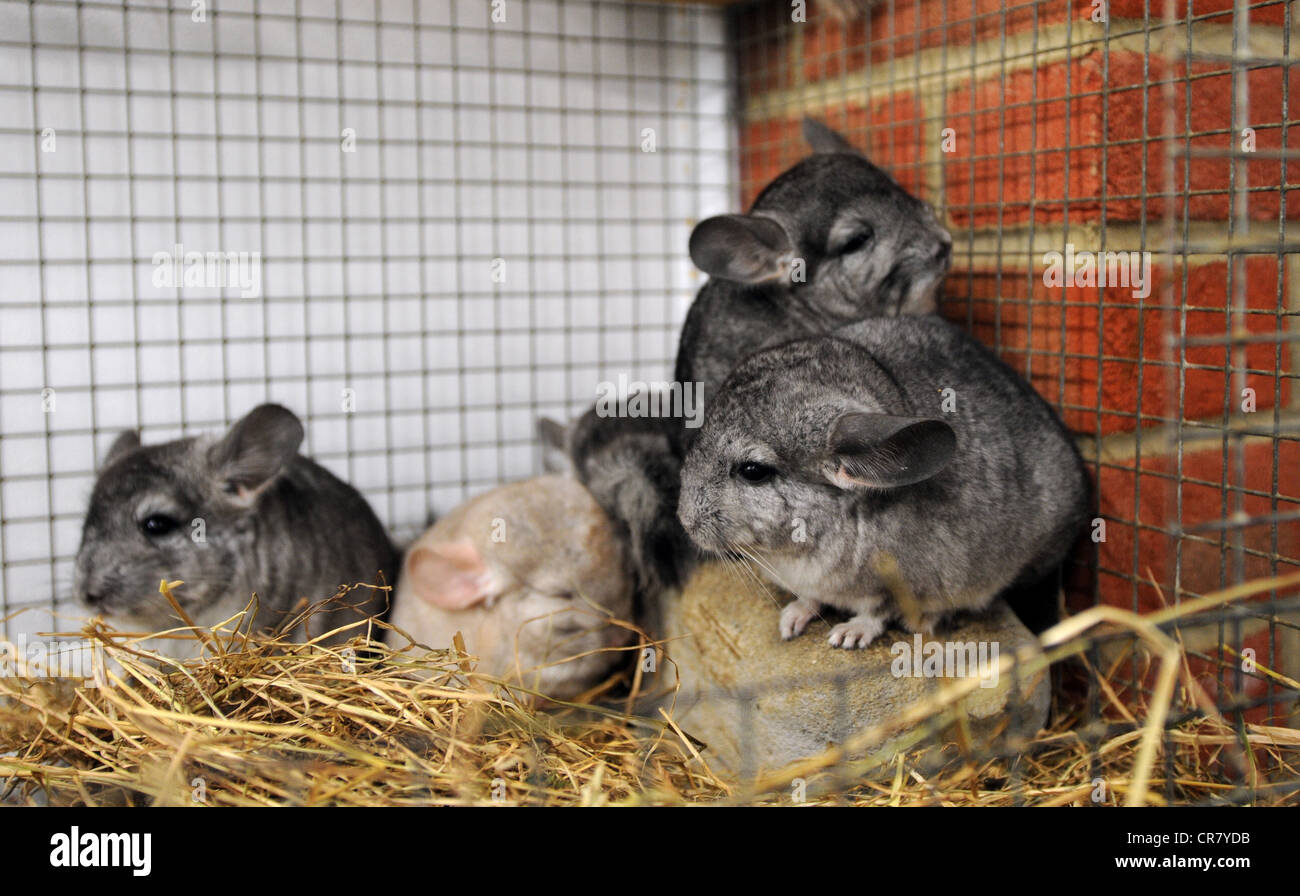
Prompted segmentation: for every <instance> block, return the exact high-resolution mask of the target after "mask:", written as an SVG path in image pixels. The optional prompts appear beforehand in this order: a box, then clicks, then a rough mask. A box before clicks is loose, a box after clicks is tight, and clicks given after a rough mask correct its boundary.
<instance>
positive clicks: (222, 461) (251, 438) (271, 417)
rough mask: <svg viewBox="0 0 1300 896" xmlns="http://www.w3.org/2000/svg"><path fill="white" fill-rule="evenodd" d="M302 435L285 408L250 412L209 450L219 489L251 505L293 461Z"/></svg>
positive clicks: (261, 407)
mask: <svg viewBox="0 0 1300 896" xmlns="http://www.w3.org/2000/svg"><path fill="white" fill-rule="evenodd" d="M303 435H304V433H303V428H302V422H301V421H300V420H299V419H298V418H297V417H296V416H294V414H293V412H292V411H290V410H289V409H288V408H284V407H281V406H280V405H278V404H263V405H259V406H257V407H255V408H253V410H251V411H249V412H248V414H247V415H245V416H244V417H243V418H242V419H240V420H239V421H237V422H236V423H235V425H234V426H232V427H230V432H228V433H226V434H225V435H224V436H223V437H222V438H221V439H220V440H219V441H217V443H216V444H214V445H213V446H212V447H211V448H209V449H208V462H209V464H210V465H211V467H212V471H213V475H214V476H215V477H216V478H217V480H218V485H219V487H220V488H221V490H222V491H224V492H226V493H227V494H229V495H231V496H233V497H234V498H236V499H237V500H239V501H240V502H241V503H246V504H251V503H252V502H253V500H254V499H255V498H256V497H257V495H258V494H260V493H261V490H262V489H263V488H265V487H266V486H267V485H268V484H269V483H270V482H271V480H273V479H274V478H275V477H276V475H277V474H279V472H280V471H281V470H283V469H284V467H285V466H286V465H287V464H288V463H289V462H290V461H291V460H293V457H294V455H296V454H297V453H298V446H299V445H301V444H302V439H303Z"/></svg>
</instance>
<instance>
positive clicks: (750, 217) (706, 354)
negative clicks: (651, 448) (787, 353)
mask: <svg viewBox="0 0 1300 896" xmlns="http://www.w3.org/2000/svg"><path fill="white" fill-rule="evenodd" d="M803 128H804V136H805V137H806V138H807V140H808V142H809V143H810V144H811V145H812V148H813V150H814V153H813V155H811V156H809V157H808V158H806V159H804V160H803V161H801V162H799V163H798V164H796V165H795V166H794V167H792V168H790V169H789V170H788V171H786V172H784V173H783V174H781V175H780V176H778V177H777V178H776V179H775V180H773V181H772V182H771V183H770V184H768V185H767V187H766V188H765V189H764V190H763V191H762V192H761V193H760V194H759V195H758V198H757V199H755V200H754V204H753V207H752V208H751V209H750V211H749V213H748V214H744V215H720V216H717V217H713V218H708V219H707V220H704V221H701V222H700V223H699V224H698V225H696V227H695V230H694V231H693V232H692V233H691V240H690V253H691V260H692V261H693V262H695V265H696V266H697V267H699V268H700V269H701V270H702V271H704V272H705V273H707V274H708V275H709V280H708V282H707V283H705V284H704V286H703V287H701V288H700V291H699V293H698V294H697V295H696V297H695V302H694V303H693V304H692V305H691V308H690V311H689V312H688V313H687V316H686V323H685V325H684V326H683V328H682V335H681V342H680V344H679V346H678V350H677V366H676V371H675V376H676V378H677V380H678V382H681V383H694V382H699V383H703V384H704V393H705V400H706V401H707V400H708V397H709V396H711V395H712V394H713V391H714V390H716V388H717V387H718V386H720V385H721V384H722V381H723V380H724V379H725V378H726V376H727V374H729V373H730V372H731V370H732V368H734V367H735V366H736V364H737V363H739V362H740V361H741V360H742V359H743V358H745V357H746V356H747V355H749V354H751V353H752V352H754V351H757V350H758V349H760V348H763V347H764V346H769V345H775V344H777V343H779V342H786V341H788V340H791V339H797V338H799V337H801V336H812V335H817V334H821V333H827V332H829V331H831V330H834V329H836V328H838V327H841V326H844V325H846V324H848V323H851V322H853V321H857V320H862V319H864V318H868V317H881V316H894V315H913V314H928V313H930V312H933V311H935V310H936V308H937V307H938V300H937V294H938V291H939V287H940V285H941V283H942V281H943V278H944V275H945V274H947V272H948V268H949V265H950V263H951V256H952V237H951V236H950V235H949V233H948V231H946V230H945V229H944V228H943V227H942V226H940V224H939V222H938V220H937V219H936V217H935V214H934V211H933V209H932V208H931V207H930V206H929V205H928V204H926V203H925V202H922V201H921V200H919V199H917V198H916V197H914V196H912V195H910V194H909V193H908V192H907V191H906V190H904V189H903V188H902V187H900V186H899V185H898V184H897V183H896V182H895V181H894V180H893V178H891V177H890V176H889V175H888V174H886V173H885V172H884V171H882V170H881V169H880V168H877V167H876V166H875V165H873V164H872V163H871V162H870V161H869V160H868V159H867V158H866V156H864V155H863V154H862V153H860V152H858V151H857V150H856V149H854V148H853V146H852V145H851V144H849V143H848V141H846V140H845V139H844V138H843V137H841V136H840V135H838V134H836V133H835V132H834V131H832V130H830V129H829V128H827V127H826V126H825V125H823V124H821V123H820V122H817V121H814V120H812V119H804V125H803ZM694 433H695V431H691V430H686V431H682V432H681V433H680V435H681V436H682V437H684V440H685V443H686V444H689V442H690V441H691V440H692V437H693V435H694Z"/></svg>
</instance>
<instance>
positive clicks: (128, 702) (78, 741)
mask: <svg viewBox="0 0 1300 896" xmlns="http://www.w3.org/2000/svg"><path fill="white" fill-rule="evenodd" d="M1297 584H1300V576H1292V577H1290V578H1289V579H1275V580H1268V581H1265V582H1262V583H1253V584H1252V585H1247V586H1238V587H1237V588H1234V589H1228V590H1226V591H1224V592H1220V593H1218V594H1215V595H1209V596H1207V597H1206V598H1201V599H1198V600H1197V601H1188V602H1185V603H1184V604H1183V605H1182V606H1180V607H1178V608H1176V609H1172V610H1168V611H1165V612H1164V613H1163V614H1156V615H1155V616H1149V617H1138V616H1135V615H1133V614H1129V613H1126V612H1124V611H1120V610H1115V609H1113V608H1108V607H1101V608H1095V609H1093V610H1089V611H1087V612H1085V613H1083V614H1080V615H1078V616H1075V617H1072V618H1071V619H1068V620H1066V621H1065V622H1063V623H1062V624H1061V625H1059V626H1057V627H1056V628H1054V629H1052V630H1051V631H1049V632H1048V633H1046V634H1045V636H1044V639H1043V641H1044V647H1045V650H1046V652H1045V654H1044V655H1041V656H1040V657H1039V658H1038V659H1037V660H1033V659H1032V658H1028V657H1021V658H1019V661H1021V662H1043V663H1046V662H1056V663H1059V664H1061V665H1062V666H1064V667H1066V668H1070V669H1073V670H1074V672H1075V673H1076V674H1075V675H1074V679H1075V680H1076V681H1084V682H1088V683H1091V684H1090V685H1089V686H1090V687H1091V688H1092V693H1094V694H1095V696H1096V699H1097V700H1098V701H1099V702H1100V712H1098V713H1092V712H1085V711H1084V706H1085V704H1086V703H1087V700H1086V699H1081V698H1079V697H1077V689H1075V690H1076V696H1075V697H1070V696H1069V693H1070V691H1071V689H1070V688H1068V687H1066V688H1058V696H1057V699H1056V706H1055V711H1054V713H1053V718H1054V721H1053V723H1052V724H1051V726H1050V727H1049V728H1048V729H1046V730H1044V731H1042V732H1040V733H1039V734H1038V735H1037V736H1036V737H1035V738H1034V739H1033V740H1032V741H1030V742H1028V743H1025V744H1019V745H1016V748H1015V749H1014V750H1013V751H1009V752H1007V753H1006V754H1005V755H990V754H987V753H985V754H984V755H980V754H979V753H978V751H969V750H965V749H963V745H962V744H961V743H951V744H948V745H946V746H944V747H943V748H942V750H940V751H938V752H936V751H934V750H930V751H923V750H922V749H921V740H922V737H923V733H924V732H925V731H926V730H929V729H931V728H932V727H933V726H939V725H948V724H949V723H951V722H952V720H954V719H958V720H959V719H960V717H961V703H962V695H963V693H964V691H963V688H962V687H961V686H960V685H954V686H952V687H950V688H946V689H945V690H944V691H942V692H941V693H940V694H939V695H937V696H936V697H935V698H934V699H933V700H931V701H928V702H927V704H926V705H924V706H916V707H912V708H910V709H909V710H908V712H907V713H905V714H904V715H903V716H902V717H900V718H899V719H898V720H896V722H895V723H894V724H893V725H892V726H891V728H892V729H893V730H892V732H885V731H873V732H864V733H863V734H861V735H859V736H858V737H856V738H855V741H856V742H850V743H846V744H843V745H840V746H839V747H837V748H833V749H830V750H828V751H827V752H826V753H825V754H823V755H821V756H817V757H813V758H811V759H809V760H807V761H805V762H801V763H798V764H797V765H796V766H793V767H791V768H788V769H784V770H781V771H780V772H779V773H775V774H767V775H765V776H763V777H762V778H760V779H759V780H757V781H748V782H739V781H734V780H728V779H725V778H724V777H721V776H719V775H718V774H715V772H714V771H713V770H712V769H711V768H710V766H709V756H708V749H707V744H702V743H699V742H698V741H696V740H695V739H693V738H692V737H691V735H690V733H689V731H688V730H684V729H683V726H681V725H679V724H678V723H677V721H676V720H675V719H674V718H673V713H672V712H671V711H666V712H664V711H660V712H658V713H655V714H653V715H651V714H650V713H648V712H647V713H646V714H645V715H637V714H634V713H632V712H629V711H628V710H629V708H631V707H632V706H633V703H634V701H633V698H635V697H636V696H637V694H636V692H635V691H636V688H637V687H638V684H639V683H638V682H637V681H634V680H631V678H630V676H628V677H626V678H625V677H623V676H616V677H614V678H612V679H611V680H609V681H606V682H604V683H602V684H601V685H600V686H598V687H597V688H594V689H593V690H592V691H591V692H589V693H588V694H587V695H584V697H583V701H582V702H581V703H575V704H565V705H562V706H556V705H550V706H548V707H546V708H537V707H535V706H533V705H531V702H532V700H533V696H534V695H531V694H529V693H527V692H526V691H524V690H523V689H521V688H518V687H512V686H509V685H506V684H504V683H502V682H498V681H494V680H492V679H488V678H486V677H483V676H480V675H478V674H477V673H476V672H474V671H473V658H472V657H469V656H467V655H465V654H464V653H463V651H458V650H456V649H455V648H453V649H451V650H433V651H429V650H426V649H424V648H421V647H417V646H415V645H410V644H403V646H402V647H401V648H398V649H392V648H388V647H384V646H382V645H379V644H377V643H375V641H376V640H377V637H376V636H377V635H378V632H377V631H375V630H374V628H372V627H371V625H360V624H359V625H357V626H356V627H354V629H352V630H350V631H348V632H346V633H343V635H344V636H346V637H349V638H351V639H352V640H351V641H349V642H348V643H347V644H345V645H341V646H325V645H323V644H322V643H310V644H296V643H292V642H291V641H290V640H289V639H288V638H287V637H284V636H283V635H277V634H275V633H271V634H250V633H248V632H246V631H243V630H241V629H239V627H238V626H237V625H236V624H232V625H231V626H229V627H222V628H219V629H218V630H217V631H215V632H209V633H197V632H195V631H186V630H180V631H178V632H174V633H170V636H171V637H200V636H201V637H202V638H203V639H204V641H205V644H206V649H205V651H204V656H203V657H202V658H201V659H198V660H193V661H189V662H185V663H177V662H172V661H160V660H159V659H158V658H157V657H156V656H154V655H151V654H149V653H147V652H145V651H143V650H141V649H140V648H139V646H138V644H139V642H140V641H141V637H140V636H139V634H123V633H119V632H114V631H112V630H109V629H106V628H103V627H102V626H96V627H92V628H87V629H86V630H85V631H83V632H82V633H81V636H82V637H85V638H89V639H91V640H93V641H94V642H95V643H97V644H98V645H100V646H101V647H102V650H103V654H104V656H105V657H106V658H107V659H108V660H109V662H108V663H107V664H106V669H107V673H106V676H107V679H108V686H105V687H85V686H82V685H81V682H77V681H72V680H68V679H33V678H20V677H13V676H9V677H0V798H2V799H3V800H4V801H6V802H10V803H46V802H48V803H50V804H93V805H123V804H126V805H151V804H154V805H157V804H164V805H266V804H298V805H359V806H384V805H471V804H494V805H495V804H505V805H519V804H533V805H537V804H541V805H645V804H691V803H709V802H718V801H722V802H746V803H758V804H763V805H789V804H792V803H804V804H818V803H827V802H836V803H841V804H843V803H850V804H857V805H911V804H942V805H970V806H991V805H1013V804H1028V805H1080V806H1090V805H1116V804H1144V803H1146V804H1161V803H1165V802H1169V801H1173V802H1215V801H1235V802H1250V803H1254V804H1257V805H1278V804H1292V805H1294V804H1297V803H1300V730H1296V729H1293V728H1286V727H1278V726H1266V725H1257V724H1249V723H1246V722H1244V721H1242V720H1241V719H1234V720H1229V719H1225V718H1223V717H1222V716H1220V715H1219V713H1218V712H1217V711H1216V709H1215V707H1214V704H1213V703H1212V702H1211V701H1209V700H1208V698H1207V697H1206V696H1205V694H1204V692H1203V691H1202V690H1201V688H1200V687H1199V686H1198V685H1197V684H1196V682H1195V680H1194V678H1193V676H1192V674H1191V671H1190V668H1189V664H1188V662H1187V657H1186V654H1185V653H1184V652H1183V650H1182V648H1181V645H1180V643H1179V641H1178V639H1177V637H1176V635H1175V636H1170V635H1168V634H1167V633H1166V631H1165V630H1162V629H1161V628H1158V627H1157V623H1160V622H1171V621H1172V622H1178V621H1181V620H1184V619H1190V618H1191V617H1194V616H1195V614H1197V613H1200V612H1204V611H1206V610H1208V609H1211V608H1217V607H1221V606H1222V605H1224V604H1226V603H1231V602H1235V601H1241V600H1244V599H1247V598H1249V597H1250V596H1251V595H1253V594H1256V593H1259V592H1261V591H1264V590H1268V589H1270V588H1271V589H1279V588H1285V587H1292V586H1295V585H1297ZM1166 628H1168V627H1167V626H1166ZM1116 633H1120V634H1123V635H1124V636H1125V637H1126V638H1128V639H1129V642H1130V643H1131V644H1132V648H1131V649H1128V650H1125V651H1124V652H1123V655H1122V656H1120V655H1116V654H1115V652H1114V651H1113V650H1112V651H1110V652H1109V653H1108V654H1106V655H1107V656H1108V657H1109V660H1108V665H1107V666H1106V667H1105V668H1101V669H1098V668H1093V667H1092V666H1090V665H1089V661H1088V659H1087V657H1088V656H1093V657H1095V656H1098V655H1099V654H1098V653H1097V652H1096V651H1094V650H1092V648H1093V647H1094V646H1095V645H1096V638H1097V637H1098V636H1100V635H1105V634H1109V635H1110V636H1114V635H1115V634H1116ZM149 634H153V633H149ZM390 640H393V641H395V642H399V643H400V642H403V641H404V639H403V638H401V637H400V636H398V637H395V638H391V639H390ZM632 649H635V648H632ZM1014 661H1016V658H1013V657H1004V658H1003V662H1004V663H1010V662H1014ZM1128 663H1132V664H1137V666H1138V668H1139V671H1140V674H1141V676H1142V677H1143V678H1144V679H1145V680H1149V681H1150V682H1151V687H1150V688H1149V689H1146V690H1145V692H1139V693H1138V694H1136V695H1130V694H1126V693H1122V692H1121V691H1120V690H1119V689H1118V687H1117V686H1115V685H1113V684H1112V680H1114V679H1119V678H1123V677H1124V676H1120V675H1118V674H1117V671H1116V670H1117V669H1119V668H1120V666H1121V664H1128ZM1262 672H1263V673H1264V674H1268V675H1270V676H1271V677H1272V678H1273V680H1274V682H1275V684H1276V685H1277V686H1278V687H1279V688H1282V689H1284V690H1287V691H1293V692H1295V694H1296V695H1300V683H1297V682H1295V681H1293V680H1291V679H1288V678H1286V677H1285V676H1282V675H1280V674H1279V673H1275V672H1273V671H1272V670H1262ZM1080 673H1081V674H1080ZM969 690H970V688H966V689H965V691H969ZM1085 717H1086V718H1089V719H1090V720H1091V721H1089V722H1088V723H1086V724H1085V723H1084V721H1083V719H1084V718H1085ZM957 729H958V730H960V725H958V726H957ZM936 730H937V729H936ZM899 731H915V732H917V736H916V739H915V744H916V747H915V749H914V750H913V749H904V751H903V752H899V753H896V754H891V755H888V756H880V755H872V754H871V751H870V749H869V746H870V744H871V743H872V742H874V740H875V739H879V738H880V737H881V736H882V735H883V734H886V733H895V734H896V733H897V732H899ZM958 740H960V738H958Z"/></svg>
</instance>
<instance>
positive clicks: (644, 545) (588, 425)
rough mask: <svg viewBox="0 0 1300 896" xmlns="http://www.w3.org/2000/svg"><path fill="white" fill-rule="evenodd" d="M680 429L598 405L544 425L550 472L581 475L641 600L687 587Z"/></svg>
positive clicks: (690, 552) (689, 552)
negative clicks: (567, 420)
mask: <svg viewBox="0 0 1300 896" xmlns="http://www.w3.org/2000/svg"><path fill="white" fill-rule="evenodd" d="M620 407H622V405H620ZM680 426H681V422H680V421H678V420H675V419H671V418H663V417H631V416H626V415H625V414H622V413H617V412H616V413H613V414H607V415H601V414H599V413H597V410H596V408H592V409H591V410H589V411H587V412H586V413H585V414H583V415H582V416H581V417H579V418H578V419H577V420H575V421H573V423H571V424H569V425H568V426H563V425H561V424H559V423H556V422H555V421H553V420H548V419H545V418H543V419H542V420H540V421H538V430H539V432H540V434H541V440H542V444H543V448H544V457H545V466H546V469H547V470H548V471H551V472H560V473H569V474H571V475H572V476H574V477H575V478H576V479H577V480H578V481H579V482H581V483H582V484H583V485H584V486H586V487H587V490H588V491H589V492H591V494H592V496H593V497H594V498H595V499H596V503H598V504H599V505H600V507H601V509H602V510H604V511H605V514H606V515H607V516H608V517H609V518H610V520H611V521H613V523H614V526H615V531H616V532H617V533H618V536H619V538H620V540H621V541H622V542H623V543H624V544H625V545H626V546H627V550H626V554H627V556H628V562H629V564H630V566H631V570H630V572H631V573H632V576H633V579H634V581H635V582H636V586H637V588H636V590H637V595H638V597H639V598H640V600H641V601H642V602H651V601H653V600H654V599H655V598H656V597H657V596H658V595H659V594H661V593H662V592H663V591H665V590H667V589H669V588H675V587H677V586H678V585H680V584H681V582H682V581H683V579H684V578H685V576H686V574H687V572H689V570H690V568H691V564H692V562H693V560H694V557H695V551H694V547H693V546H692V545H691V542H690V539H689V538H687V537H686V533H685V532H684V531H682V527H681V524H680V523H679V522H678V521H677V499H678V488H679V483H680V478H681V461H680V460H679V459H678V455H677V453H676V451H675V449H674V444H673V430H674V429H676V428H679V427H680Z"/></svg>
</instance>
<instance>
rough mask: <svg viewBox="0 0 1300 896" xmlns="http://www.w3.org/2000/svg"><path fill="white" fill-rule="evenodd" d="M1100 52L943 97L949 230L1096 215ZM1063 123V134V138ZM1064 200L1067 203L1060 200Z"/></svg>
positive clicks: (1098, 186)
mask: <svg viewBox="0 0 1300 896" xmlns="http://www.w3.org/2000/svg"><path fill="white" fill-rule="evenodd" d="M1100 63H1101V60H1100V56H1099V54H1095V53H1094V54H1089V55H1088V56H1085V57H1083V58H1081V59H1078V60H1075V61H1073V62H1069V63H1067V62H1059V63H1054V64H1051V65H1044V66H1040V67H1039V68H1038V69H1036V70H1033V71H1020V72H1014V73H1012V74H1009V75H1008V76H1007V77H1006V78H1005V79H1004V78H991V79H988V80H984V81H981V82H980V83H979V84H977V85H975V86H974V87H970V86H967V87H963V88H960V89H957V90H954V91H952V92H951V93H949V94H948V98H947V107H946V109H945V112H944V116H945V124H947V126H948V127H951V128H953V130H954V131H955V132H956V151H955V152H952V153H949V154H947V155H946V156H945V158H944V175H945V179H946V181H947V197H946V199H947V203H948V208H949V214H950V215H951V216H952V219H953V221H954V223H956V224H957V225H958V226H976V227H989V226H994V225H997V224H999V223H1001V224H1003V225H1011V224H1019V223H1024V222H1026V221H1028V220H1029V218H1030V213H1031V208H1032V210H1033V217H1034V219H1035V220H1037V221H1041V222H1050V221H1060V220H1062V219H1063V218H1064V217H1065V210H1066V207H1067V205H1068V208H1069V210H1070V212H1071V215H1072V218H1073V220H1076V221H1078V220H1085V219H1094V218H1095V217H1096V216H1097V213H1098V212H1099V210H1100V207H1101V204H1100V185H1101V176H1100V159H1101V155H1100V153H1099V152H1098V151H1097V150H1096V149H1092V148H1084V147H1086V146H1087V145H1088V144H1093V143H1096V142H1097V135H1098V134H1100V132H1101V103H1100V101H1099V99H1098V97H1097V96H1092V95H1089V96H1080V94H1081V93H1088V94H1090V93H1094V92H1096V91H1099V90H1100V89H1101V87H1102V83H1103V82H1102V70H1101V64H1100ZM1067 125H1068V133H1067ZM1067 197H1068V198H1067Z"/></svg>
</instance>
